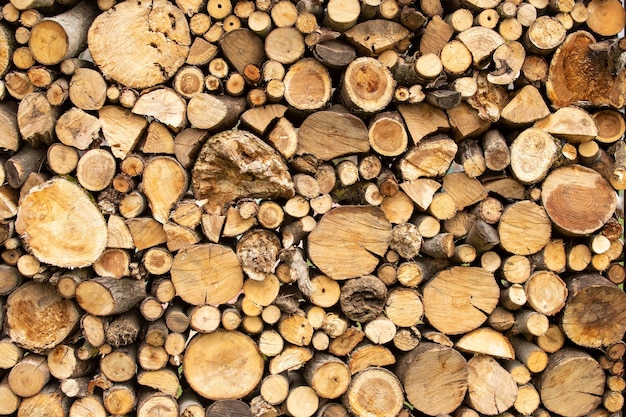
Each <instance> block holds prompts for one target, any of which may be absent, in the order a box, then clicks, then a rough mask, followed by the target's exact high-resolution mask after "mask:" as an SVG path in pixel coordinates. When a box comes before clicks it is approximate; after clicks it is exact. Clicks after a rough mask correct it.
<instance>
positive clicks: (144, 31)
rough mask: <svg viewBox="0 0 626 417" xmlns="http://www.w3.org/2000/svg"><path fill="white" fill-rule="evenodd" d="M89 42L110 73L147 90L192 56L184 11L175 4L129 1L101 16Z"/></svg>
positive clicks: (160, 0)
mask: <svg viewBox="0 0 626 417" xmlns="http://www.w3.org/2000/svg"><path fill="white" fill-rule="evenodd" d="M87 41H88V45H89V50H90V52H91V55H92V57H93V59H94V62H95V63H96V65H98V67H99V68H100V70H101V71H102V73H103V74H104V75H105V77H107V78H112V79H113V80H115V81H117V82H119V83H121V84H123V85H125V86H127V87H131V88H146V87H152V86H154V85H157V84H160V83H162V82H164V81H167V80H168V79H170V78H171V77H172V76H174V74H175V73H176V71H178V69H179V68H180V67H181V66H182V65H183V64H184V63H185V61H186V59H187V55H188V53H189V46H190V45H191V36H190V34H189V26H188V24H187V19H186V18H185V15H184V14H183V12H182V10H180V9H179V8H178V7H176V6H175V5H173V4H171V3H170V2H168V1H165V0H144V1H130V0H128V1H124V2H121V3H118V4H116V5H115V7H114V8H112V9H111V10H109V12H108V13H102V14H101V15H99V16H98V17H97V18H96V19H95V20H94V22H93V23H92V25H91V27H90V28H89V33H88V39H87Z"/></svg>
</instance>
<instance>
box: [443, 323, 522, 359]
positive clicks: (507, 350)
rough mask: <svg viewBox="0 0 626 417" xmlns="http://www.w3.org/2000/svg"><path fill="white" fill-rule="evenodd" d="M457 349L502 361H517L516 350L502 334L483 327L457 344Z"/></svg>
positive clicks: (470, 333) (465, 336) (467, 334)
mask: <svg viewBox="0 0 626 417" xmlns="http://www.w3.org/2000/svg"><path fill="white" fill-rule="evenodd" d="M455 346H456V348H457V349H459V350H462V351H464V352H470V353H478V354H484V355H490V356H494V357H496V358H502V359H515V350H514V349H513V346H512V345H511V342H510V341H509V339H508V338H506V336H504V335H503V334H502V333H500V332H498V331H496V330H493V329H490V328H488V327H481V328H479V329H476V330H472V331H471V332H468V333H466V334H465V335H463V337H461V338H460V339H459V341H458V342H456V345H455Z"/></svg>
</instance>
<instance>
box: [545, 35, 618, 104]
mask: <svg viewBox="0 0 626 417" xmlns="http://www.w3.org/2000/svg"><path fill="white" fill-rule="evenodd" d="M594 42H595V39H594V38H593V36H592V35H591V34H589V33H588V32H584V31H579V32H575V33H572V34H570V35H569V36H568V37H567V39H566V40H565V42H564V43H563V45H561V47H560V48H559V49H558V50H557V52H556V54H555V59H553V60H552V62H551V64H550V75H549V78H548V82H547V83H546V89H547V94H548V97H549V98H550V100H551V101H552V103H553V104H554V105H556V106H558V107H565V106H568V105H569V104H573V103H577V102H590V103H593V104H594V105H610V106H613V107H618V108H619V107H623V106H624V100H625V97H626V91H625V89H624V77H626V72H624V71H621V72H620V73H619V74H617V76H614V75H613V74H611V72H610V68H609V65H608V58H607V54H606V53H604V54H603V53H599V52H597V51H594V50H592V49H590V48H589V45H591V44H593V43H594Z"/></svg>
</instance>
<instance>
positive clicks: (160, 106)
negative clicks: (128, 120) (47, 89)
mask: <svg viewBox="0 0 626 417" xmlns="http://www.w3.org/2000/svg"><path fill="white" fill-rule="evenodd" d="M70 93H71V90H70ZM186 110H187V106H186V103H185V100H184V99H183V98H182V97H180V96H179V95H178V94H176V92H175V91H174V90H172V89H170V88H158V89H156V90H152V91H150V92H148V93H146V94H144V95H142V96H141V97H139V99H138V100H137V102H136V103H135V105H134V106H133V109H132V112H133V113H135V114H140V115H143V116H148V117H154V118H155V119H156V120H158V121H159V122H161V123H163V124H165V125H167V126H169V127H170V128H171V129H173V130H174V131H178V130H180V129H182V128H183V127H184V126H185V124H186V122H187V118H186Z"/></svg>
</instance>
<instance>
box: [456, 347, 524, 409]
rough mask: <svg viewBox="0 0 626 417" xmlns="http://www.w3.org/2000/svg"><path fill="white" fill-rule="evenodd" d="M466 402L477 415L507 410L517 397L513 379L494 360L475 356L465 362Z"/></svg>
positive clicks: (484, 356)
mask: <svg viewBox="0 0 626 417" xmlns="http://www.w3.org/2000/svg"><path fill="white" fill-rule="evenodd" d="M467 369H468V377H467V383H468V387H467V390H468V396H467V400H468V401H467V402H468V405H470V406H471V407H472V409H474V410H476V411H478V412H479V413H483V414H487V415H494V414H499V413H501V412H503V411H505V410H508V409H509V408H510V407H511V406H512V405H513V404H514V403H515V401H516V399H517V396H518V388H517V384H516V383H515V381H514V380H513V377H512V376H511V374H510V373H509V372H507V371H506V370H505V369H504V368H503V367H502V366H501V365H500V364H499V363H498V362H497V361H496V360H495V359H494V358H492V357H491V356H487V355H476V356H474V357H473V358H471V359H470V360H469V361H468V362H467Z"/></svg>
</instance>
